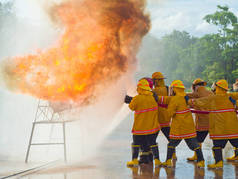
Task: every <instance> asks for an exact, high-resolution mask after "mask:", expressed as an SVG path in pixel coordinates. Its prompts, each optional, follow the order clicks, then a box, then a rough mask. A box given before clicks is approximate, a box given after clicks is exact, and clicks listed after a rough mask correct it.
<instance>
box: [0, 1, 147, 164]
mask: <svg viewBox="0 0 238 179" xmlns="http://www.w3.org/2000/svg"><path fill="white" fill-rule="evenodd" d="M28 3H29V1H21V2H20V1H15V2H14V5H13V6H12V8H11V15H10V16H8V18H6V19H5V20H4V21H2V22H3V23H2V24H3V26H2V27H1V28H0V32H1V34H2V36H1V37H0V39H1V42H3V44H4V45H3V46H2V48H1V49H0V58H1V77H2V78H1V80H2V82H4V85H6V87H7V89H8V90H10V91H11V92H14V93H11V92H9V91H5V90H2V93H1V95H2V98H1V99H2V102H1V118H2V119H3V120H2V122H1V124H2V125H1V126H0V134H1V136H4V137H2V138H1V139H0V145H1V146H3V147H2V148H1V149H0V155H1V156H2V155H3V154H4V155H6V156H7V157H9V156H10V157H14V160H16V159H20V160H22V159H23V158H24V155H25V152H26V147H27V144H28V139H29V135H30V130H31V124H32V123H31V122H32V121H33V119H34V115H35V111H36V104H37V99H39V98H43V99H46V100H49V101H61V102H65V101H66V102H69V101H70V104H71V103H72V102H73V103H77V108H74V109H73V110H72V111H71V112H70V113H67V112H66V115H65V119H75V120H77V121H75V122H72V123H69V124H67V126H66V135H67V143H68V144H67V146H68V157H69V158H70V159H76V160H78V159H82V156H84V157H85V156H88V155H90V154H92V153H93V152H95V150H96V149H97V148H96V147H97V146H98V144H99V143H100V142H101V141H102V140H103V138H104V137H105V136H106V135H107V134H108V133H110V132H111V131H112V130H113V129H114V128H115V127H116V126H117V125H118V123H120V121H121V120H123V119H125V117H126V116H127V114H128V112H129V110H128V108H127V106H126V105H124V104H123V98H124V95H125V94H126V92H127V91H128V89H129V88H130V87H131V86H133V87H134V84H133V71H134V70H135V68H136V53H137V51H138V49H139V46H140V43H141V39H142V38H143V36H144V35H145V34H146V33H147V32H148V30H149V28H150V21H149V17H148V15H146V14H145V1H142V0H125V1H119V0H118V1H117V0H85V1H84V0H81V1H54V2H53V1H51V2H50V3H49V2H47V1H38V0H34V1H31V3H30V4H28ZM15 93H17V94H15ZM19 93H20V94H24V95H20V94H19ZM31 96H32V97H33V98H32V97H31ZM12 111H14V112H12ZM54 129H55V131H56V134H55V135H56V136H54V135H53V137H56V138H57V139H58V138H61V137H62V136H61V129H60V128H58V127H56V126H55V127H54ZM50 130H51V129H50V128H49V126H48V127H47V126H46V127H43V126H42V127H40V128H39V129H37V131H36V136H37V137H36V138H35V140H37V139H38V138H39V139H40V138H42V137H43V138H44V137H48V132H49V131H50ZM128 132H129V131H128ZM43 147H44V146H43ZM42 149H43V151H44V150H45V148H39V149H36V148H33V149H32V153H31V158H32V160H34V157H35V158H37V157H38V159H40V160H46V159H49V158H51V157H56V158H57V157H59V156H62V148H61V150H59V149H58V148H53V150H52V148H46V149H48V150H49V151H53V153H49V155H47V156H45V155H44V157H43V156H42V155H41V154H42ZM34 154H35V155H34ZM16 157H17V158H16ZM2 158H4V157H2Z"/></svg>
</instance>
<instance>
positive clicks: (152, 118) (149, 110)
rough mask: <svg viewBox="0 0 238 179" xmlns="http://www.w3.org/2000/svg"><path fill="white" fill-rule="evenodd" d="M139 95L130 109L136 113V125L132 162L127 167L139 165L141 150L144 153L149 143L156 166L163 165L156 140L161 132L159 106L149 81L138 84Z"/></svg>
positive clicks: (132, 101) (134, 98)
mask: <svg viewBox="0 0 238 179" xmlns="http://www.w3.org/2000/svg"><path fill="white" fill-rule="evenodd" d="M137 92H138V95H136V96H135V97H133V99H132V100H131V102H130V104H129V108H130V109H131V110H132V111H134V112H135V113H134V124H133V128H132V133H133V143H132V161H130V162H127V166H137V165H138V164H139V161H138V159H137V158H138V155H139V149H140V148H141V150H142V151H144V148H146V147H147V145H148V143H149V146H150V148H151V150H152V153H153V156H154V165H155V167H159V166H160V165H161V162H160V159H159V149H158V145H157V143H156V138H157V136H158V132H159V130H160V125H159V122H158V104H157V102H156V101H155V99H154V97H153V93H152V92H151V88H150V87H149V83H148V81H147V80H145V79H142V80H140V81H139V82H138V84H137Z"/></svg>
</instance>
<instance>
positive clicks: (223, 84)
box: [216, 79, 228, 91]
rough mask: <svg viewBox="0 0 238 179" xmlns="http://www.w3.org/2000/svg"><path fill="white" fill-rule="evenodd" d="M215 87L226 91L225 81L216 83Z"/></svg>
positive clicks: (226, 84)
mask: <svg viewBox="0 0 238 179" xmlns="http://www.w3.org/2000/svg"><path fill="white" fill-rule="evenodd" d="M216 86H219V87H220V88H223V89H224V90H227V91H228V83H227V81H226V80H224V79H222V80H219V81H218V82H216Z"/></svg>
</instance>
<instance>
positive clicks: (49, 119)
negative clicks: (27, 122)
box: [25, 100, 71, 163]
mask: <svg viewBox="0 0 238 179" xmlns="http://www.w3.org/2000/svg"><path fill="white" fill-rule="evenodd" d="M66 122H71V121H66V120H63V119H62V118H61V116H60V113H59V112H54V110H53V109H52V108H51V107H50V105H49V102H47V101H42V100H39V102H38V106H37V111H36V115H35V119H34V121H33V124H32V129H31V135H30V139H29V143H28V147H27V153H26V158H25V163H27V162H28V159H29V154H30V149H31V146H32V145H35V146H36V145H63V146H64V161H65V162H66V161H67V155H66V154H67V153H66V136H65V123H66ZM37 124H62V132H63V141H62V142H57V143H53V142H49V143H33V142H32V140H33V136H34V131H35V128H36V125H37Z"/></svg>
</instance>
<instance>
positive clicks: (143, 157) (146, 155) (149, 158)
mask: <svg viewBox="0 0 238 179" xmlns="http://www.w3.org/2000/svg"><path fill="white" fill-rule="evenodd" d="M142 79H146V80H147V81H148V83H149V86H150V88H151V89H152V88H153V80H152V79H151V78H149V77H144V78H141V79H140V80H142ZM152 92H153V91H152ZM153 96H154V98H155V100H156V102H157V101H158V97H157V95H156V93H155V92H153ZM131 100H132V97H131V96H128V95H126V97H125V103H127V104H129V103H130V102H131ZM139 158H140V159H139V164H149V163H150V164H153V153H152V151H151V150H150V145H149V142H148V145H147V147H144V148H143V151H142V150H141V151H140V153H139Z"/></svg>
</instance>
